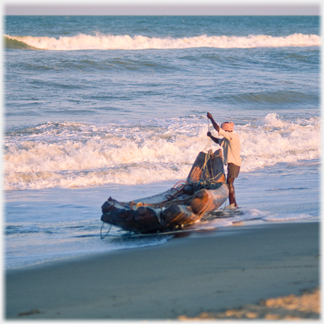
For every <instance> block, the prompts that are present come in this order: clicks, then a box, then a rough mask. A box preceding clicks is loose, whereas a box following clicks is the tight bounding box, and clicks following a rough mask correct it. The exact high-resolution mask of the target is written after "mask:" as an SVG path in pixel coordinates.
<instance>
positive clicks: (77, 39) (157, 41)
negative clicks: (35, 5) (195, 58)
mask: <svg viewBox="0 0 324 324" xmlns="http://www.w3.org/2000/svg"><path fill="white" fill-rule="evenodd" d="M5 37H7V38H8V39H13V40H17V41H20V42H23V43H25V44H27V45H29V46H32V47H35V48H37V49H44V50H59V51H70V50H90V49H98V50H112V49H122V50H140V49H183V48H193V47H214V48H255V47H286V46H320V45H321V39H320V36H318V35H304V34H297V33H296V34H292V35H288V36H282V37H274V36H268V35H249V36H207V35H201V36H197V37H184V38H170V37H166V38H156V37H146V36H141V35H137V36H134V37H131V36H129V35H117V36H114V35H102V34H99V33H98V34H96V35H85V34H79V35H76V36H72V37H65V36H61V37H59V38H54V37H33V36H12V35H5Z"/></svg>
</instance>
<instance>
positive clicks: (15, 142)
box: [4, 113, 320, 190]
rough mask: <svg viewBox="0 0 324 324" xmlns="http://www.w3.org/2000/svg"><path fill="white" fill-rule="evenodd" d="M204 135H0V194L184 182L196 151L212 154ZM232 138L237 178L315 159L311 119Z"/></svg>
mask: <svg viewBox="0 0 324 324" xmlns="http://www.w3.org/2000/svg"><path fill="white" fill-rule="evenodd" d="M147 125H149V126H147ZM206 132H207V122H206V120H205V119H201V118H198V117H197V118H194V117H191V118H183V119H181V118H174V119H171V120H164V121H163V120H162V121H161V120H150V122H149V123H148V122H147V121H146V122H145V123H143V124H130V123H128V124H125V125H118V124H110V125H104V126H98V125H89V124H85V123H70V122H61V123H53V122H48V123H45V124H41V125H37V126H35V127H31V128H28V129H23V130H20V131H15V132H11V133H7V134H6V138H5V150H6V152H5V156H4V162H5V168H4V171H5V176H4V182H5V189H6V190H25V189H42V188H51V187H61V188H82V187H83V188H86V187H91V186H100V185H105V184H112V183H116V184H127V185H136V184H148V183H155V182H159V181H169V180H184V179H186V177H187V175H188V173H189V171H190V168H191V166H192V163H193V162H194V160H195V158H196V156H197V154H198V152H199V151H202V150H204V148H205V149H209V148H212V149H213V150H215V149H217V146H216V144H212V143H211V142H210V139H208V138H207V136H206ZM236 132H237V133H238V134H239V135H240V139H241V146H242V151H241V156H242V166H241V172H253V171H255V170H257V169H259V168H264V167H266V166H271V165H274V164H276V163H279V162H286V163H297V162H298V161H299V160H313V159H318V158H319V157H320V118H318V117H315V118H310V119H298V120H296V121H285V120H282V119H281V118H280V117H279V116H278V115H276V114H275V113H273V114H268V115H267V116H266V117H265V118H262V119H258V120H256V121H254V122H253V123H251V124H250V123H249V124H246V125H237V126H236ZM214 135H216V134H214Z"/></svg>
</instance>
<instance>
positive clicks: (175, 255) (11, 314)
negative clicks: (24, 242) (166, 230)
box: [4, 222, 320, 320]
mask: <svg viewBox="0 0 324 324" xmlns="http://www.w3.org/2000/svg"><path fill="white" fill-rule="evenodd" d="M319 262H320V260H319V224H318V223H317V222H313V223H290V224H288V223H274V224H265V225H249V226H246V225H243V226H232V227H227V228H223V229H220V230H218V231H213V232H204V233H195V234H191V235H187V236H183V237H178V238H174V239H172V240H170V241H169V242H167V243H165V244H162V245H159V246H153V247H146V248H139V249H129V250H123V251H115V252H110V253H105V254H99V255H94V256H90V257H89V256H88V257H83V258H76V259H73V260H69V261H65V262H55V263H54V262H52V263H49V264H47V265H43V266H37V267H36V266H35V267H30V268H25V269H16V270H10V271H7V272H6V274H5V284H6V287H5V291H4V300H5V303H6V305H5V308H4V310H5V317H6V318H13V319H36V318H37V319H95V318H99V319H100V318H101V319H111V320H114V319H122V320H129V319H135V320H155V319H156V320H165V319H171V320H189V319H195V318H199V317H200V318H203V317H204V316H205V318H207V317H208V316H211V318H212V316H214V318H216V317H217V316H216V315H215V314H218V316H219V318H220V317H221V314H224V313H225V312H226V310H236V311H238V310H239V309H242V307H245V306H246V305H250V306H251V305H257V306H265V301H267V300H273V299H276V298H278V297H283V296H290V297H291V295H294V296H296V297H298V296H301V295H302V293H303V292H305V291H309V292H313V293H314V289H316V288H317V287H319ZM315 293H316V291H315ZM298 298H299V297H298ZM301 304H303V303H302V302H301ZM272 306H273V305H272ZM272 306H271V307H270V308H273V307H272ZM302 307H303V306H297V309H295V311H296V312H299V313H298V314H299V316H300V317H303V316H302V315H301V314H303V313H302ZM315 307H316V306H315ZM255 313H256V314H257V316H256V317H257V318H258V317H260V318H266V317H265V316H266V315H265V314H264V313H262V314H261V312H260V313H259V315H258V313H257V311H255ZM308 313H309V312H308ZM206 314H207V315H206ZM211 314H212V315H211ZM296 314H297V313H296ZM305 316H306V315H305ZM223 317H224V316H223ZM254 318H255V317H254Z"/></svg>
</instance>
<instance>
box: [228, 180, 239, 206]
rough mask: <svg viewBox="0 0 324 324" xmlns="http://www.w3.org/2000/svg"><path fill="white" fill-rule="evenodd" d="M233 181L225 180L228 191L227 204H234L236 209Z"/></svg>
mask: <svg viewBox="0 0 324 324" xmlns="http://www.w3.org/2000/svg"><path fill="white" fill-rule="evenodd" d="M234 180H235V179H234V178H227V184H228V189H229V203H230V205H232V204H234V206H235V207H238V206H237V203H236V199H235V189H234Z"/></svg>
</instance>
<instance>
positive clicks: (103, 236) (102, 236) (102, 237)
mask: <svg viewBox="0 0 324 324" xmlns="http://www.w3.org/2000/svg"><path fill="white" fill-rule="evenodd" d="M104 225H105V223H104V222H102V225H101V228H100V238H101V239H102V240H103V239H104V238H105V237H106V236H107V235H108V234H109V232H110V230H111V227H112V225H110V227H109V230H108V231H107V233H106V234H105V235H102V229H103V227H104Z"/></svg>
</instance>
